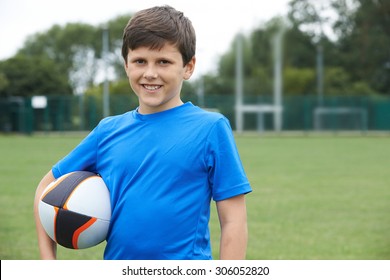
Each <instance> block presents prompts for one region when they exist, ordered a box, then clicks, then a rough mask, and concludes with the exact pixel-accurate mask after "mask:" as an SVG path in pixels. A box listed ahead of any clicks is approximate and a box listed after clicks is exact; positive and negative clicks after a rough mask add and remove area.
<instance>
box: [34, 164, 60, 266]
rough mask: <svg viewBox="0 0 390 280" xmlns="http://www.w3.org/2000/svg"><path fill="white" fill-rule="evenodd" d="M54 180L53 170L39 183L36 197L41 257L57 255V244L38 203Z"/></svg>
mask: <svg viewBox="0 0 390 280" xmlns="http://www.w3.org/2000/svg"><path fill="white" fill-rule="evenodd" d="M52 181H54V177H53V174H52V173H51V171H50V172H49V173H48V174H46V176H45V177H43V179H42V180H41V182H40V183H39V185H38V187H37V190H36V193H35V198H34V218H35V225H36V230H37V235H38V246H39V252H40V257H41V259H45V260H53V259H56V257H57V244H56V243H55V242H54V241H53V240H52V239H51V238H50V237H49V236H48V235H47V233H46V231H45V229H44V228H43V226H42V224H41V220H40V218H39V212H38V205H39V200H40V197H41V195H42V193H43V191H44V189H45V188H46V187H47V186H48V185H49V184H50V183H51V182H52Z"/></svg>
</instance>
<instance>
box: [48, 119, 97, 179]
mask: <svg viewBox="0 0 390 280" xmlns="http://www.w3.org/2000/svg"><path fill="white" fill-rule="evenodd" d="M96 154H97V127H96V128H95V129H94V130H93V131H92V132H90V133H89V134H88V135H87V136H86V137H85V138H84V139H83V140H82V141H81V142H80V144H78V145H77V146H76V147H75V148H74V149H73V150H72V151H71V152H70V153H69V154H67V155H66V156H65V157H64V158H62V159H61V160H60V161H58V162H57V163H56V164H55V165H54V166H53V167H52V172H53V175H54V177H55V178H58V177H60V176H62V175H64V174H66V173H69V172H73V171H90V172H95V173H97V172H96V161H97V159H96Z"/></svg>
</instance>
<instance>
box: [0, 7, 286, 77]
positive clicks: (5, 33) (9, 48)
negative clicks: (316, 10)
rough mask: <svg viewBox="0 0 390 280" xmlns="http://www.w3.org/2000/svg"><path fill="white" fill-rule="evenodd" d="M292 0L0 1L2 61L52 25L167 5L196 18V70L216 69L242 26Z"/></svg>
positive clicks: (283, 9) (256, 22) (255, 22)
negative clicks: (34, 35) (28, 38)
mask: <svg viewBox="0 0 390 280" xmlns="http://www.w3.org/2000/svg"><path fill="white" fill-rule="evenodd" d="M288 2H289V0H272V1H260V0H239V1H237V0H234V1H232V0H227V1H219V0H214V1H213V0H191V1H186V0H165V1H160V0H136V1H134V0H133V1H131V0H109V1H96V0H64V1H54V0H0V60H3V59H6V58H9V57H11V56H13V55H14V54H15V52H16V51H17V50H18V49H19V48H20V47H22V46H23V43H24V41H25V39H26V38H27V36H28V35H32V34H35V33H36V32H43V31H45V30H48V29H49V28H51V27H52V26H53V25H54V24H61V25H64V24H66V23H69V22H84V23H90V24H100V23H103V22H106V21H108V20H110V19H113V18H114V17H116V16H118V15H122V14H127V13H133V12H136V11H138V10H140V9H143V8H148V7H151V6H155V5H163V4H168V5H171V6H173V7H174V8H176V9H178V10H181V11H182V12H184V14H185V15H186V16H187V17H189V18H190V20H191V21H192V23H193V25H194V27H195V30H196V34H197V69H196V72H197V74H201V73H205V72H207V71H209V70H214V69H215V65H216V63H217V61H218V58H219V56H220V55H221V54H223V53H224V52H225V51H226V50H227V49H228V48H229V46H230V44H231V42H232V39H233V38H234V36H235V35H236V34H237V32H239V31H243V32H248V31H251V30H253V29H254V28H255V27H257V26H259V25H260V24H262V23H264V22H266V21H268V20H269V19H271V18H272V17H274V16H283V15H286V13H287V4H288Z"/></svg>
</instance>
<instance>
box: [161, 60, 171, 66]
mask: <svg viewBox="0 0 390 280" xmlns="http://www.w3.org/2000/svg"><path fill="white" fill-rule="evenodd" d="M159 63H160V64H163V65H164V64H168V63H169V61H168V60H164V59H162V60H160V62H159Z"/></svg>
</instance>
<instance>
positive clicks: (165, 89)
mask: <svg viewBox="0 0 390 280" xmlns="http://www.w3.org/2000/svg"><path fill="white" fill-rule="evenodd" d="M195 41H196V40H195V32H194V29H193V27H192V24H191V22H190V21H189V20H188V19H187V18H186V17H185V16H184V15H183V13H181V12H179V11H176V10H175V9H173V8H172V7H169V6H162V7H154V8H150V9H146V10H142V11H140V12H138V13H136V14H135V15H134V17H133V18H132V19H131V20H130V21H129V23H128V24H127V26H126V28H125V30H124V35H123V47H122V55H123V58H124V61H125V62H124V67H125V71H126V74H127V76H128V78H129V82H130V85H131V87H132V89H133V90H134V92H135V93H136V95H137V97H138V100H139V107H138V108H137V109H135V110H133V111H130V112H127V113H125V114H123V115H119V116H113V117H108V118H105V119H103V120H102V121H101V122H100V123H99V125H98V126H97V127H96V128H95V129H94V130H93V131H92V132H91V133H90V134H89V135H88V136H87V137H86V138H85V139H84V140H83V141H82V142H81V143H80V144H79V145H78V146H77V147H76V148H75V149H74V150H73V151H71V152H70V153H69V154H68V155H67V156H66V157H64V158H63V159H62V160H60V161H59V162H58V163H56V164H55V165H54V166H53V168H52V170H51V171H49V172H48V174H47V175H46V176H45V177H44V178H43V179H42V181H41V182H40V184H39V185H38V187H37V191H36V196H35V220H36V225H37V232H38V243H39V249H40V253H41V258H43V259H55V258H56V244H55V243H54V242H53V241H52V240H51V239H50V238H49V237H48V236H47V235H46V233H45V232H44V230H43V228H42V225H41V224H40V221H39V218H38V214H37V207H36V205H37V201H38V198H39V197H40V195H41V193H42V191H43V189H44V188H45V187H46V186H47V185H48V184H49V183H50V182H52V181H53V180H54V179H55V178H58V177H59V176H61V175H63V174H66V173H69V172H72V171H76V170H88V171H92V172H95V173H98V174H100V175H101V176H102V178H103V179H104V181H105V182H106V185H107V187H108V188H109V191H110V197H111V204H112V219H111V224H110V229H109V233H108V236H107V245H106V248H105V251H104V259H211V258H212V254H211V246H210V238H209V229H208V222H209V215H210V200H211V198H212V199H214V200H215V201H216V204H217V211H218V216H219V221H220V225H221V241H220V258H221V259H244V258H245V252H246V245H247V222H246V206H245V198H244V194H246V193H248V192H250V191H251V187H250V185H249V183H248V180H247V178H246V175H245V172H244V170H243V167H242V164H241V161H240V159H239V155H238V152H237V149H236V146H235V143H234V139H233V135H232V133H231V128H230V126H229V123H228V121H227V120H226V118H225V117H223V116H222V115H221V114H217V113H210V112H206V111H204V110H202V109H200V108H198V107H196V106H194V105H192V103H190V102H188V103H183V102H182V100H181V98H180V91H181V87H182V83H183V80H188V79H189V78H190V77H191V75H192V73H193V71H194V68H195Z"/></svg>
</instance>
